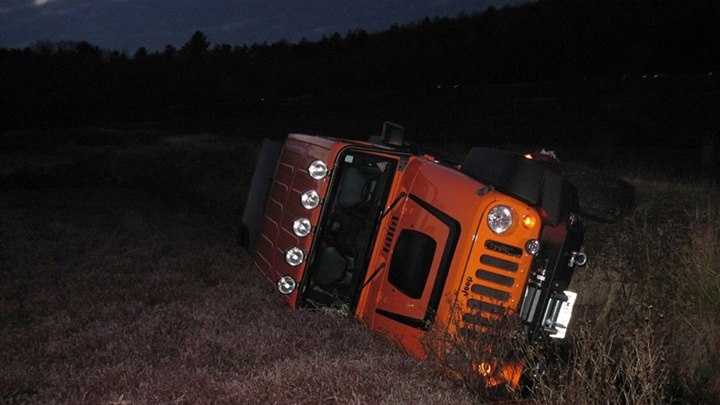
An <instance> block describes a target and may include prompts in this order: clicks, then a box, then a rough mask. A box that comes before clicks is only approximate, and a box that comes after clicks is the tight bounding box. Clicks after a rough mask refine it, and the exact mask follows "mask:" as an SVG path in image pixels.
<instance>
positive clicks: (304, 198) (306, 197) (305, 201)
mask: <svg viewBox="0 0 720 405" xmlns="http://www.w3.org/2000/svg"><path fill="white" fill-rule="evenodd" d="M300 202H301V203H302V206H303V207H305V208H306V209H308V210H311V209H313V208H315V207H317V206H318V205H319V204H320V195H319V194H318V193H317V191H315V190H308V191H306V192H304V193H302V195H301V196H300Z"/></svg>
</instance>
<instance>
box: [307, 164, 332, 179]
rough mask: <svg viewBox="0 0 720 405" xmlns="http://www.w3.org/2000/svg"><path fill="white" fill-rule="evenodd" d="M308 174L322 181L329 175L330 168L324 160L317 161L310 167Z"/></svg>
mask: <svg viewBox="0 0 720 405" xmlns="http://www.w3.org/2000/svg"><path fill="white" fill-rule="evenodd" d="M308 173H310V177H312V178H313V179H315V180H322V179H324V178H325V176H327V174H328V167H327V165H326V164H325V162H323V161H322V160H316V161H314V162H312V163H310V166H308Z"/></svg>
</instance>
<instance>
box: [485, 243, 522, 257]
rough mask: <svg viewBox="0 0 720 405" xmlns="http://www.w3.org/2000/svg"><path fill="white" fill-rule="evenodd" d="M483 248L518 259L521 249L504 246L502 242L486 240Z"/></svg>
mask: <svg viewBox="0 0 720 405" xmlns="http://www.w3.org/2000/svg"><path fill="white" fill-rule="evenodd" d="M485 247H486V248H488V249H490V250H492V251H495V252H498V253H502V254H504V255H508V256H513V257H520V256H522V252H523V251H522V249H520V248H519V247H515V246H510V245H506V244H504V243H502V242H498V241H494V240H486V241H485Z"/></svg>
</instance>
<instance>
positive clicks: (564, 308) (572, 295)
mask: <svg viewBox="0 0 720 405" xmlns="http://www.w3.org/2000/svg"><path fill="white" fill-rule="evenodd" d="M565 296H566V297H567V298H568V300H567V301H565V302H563V303H562V305H561V306H560V312H558V317H557V321H555V329H557V333H553V334H552V335H550V337H551V338H555V339H565V334H566V333H567V328H568V324H570V318H571V317H572V310H573V306H574V305H575V300H576V299H577V293H576V292H573V291H565Z"/></svg>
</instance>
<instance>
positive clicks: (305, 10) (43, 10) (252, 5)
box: [0, 0, 528, 51]
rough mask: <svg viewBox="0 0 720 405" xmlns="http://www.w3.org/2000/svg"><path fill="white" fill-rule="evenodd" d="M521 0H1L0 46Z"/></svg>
mask: <svg viewBox="0 0 720 405" xmlns="http://www.w3.org/2000/svg"><path fill="white" fill-rule="evenodd" d="M527 1H528V0H0V47H21V46H25V45H29V44H31V43H33V42H35V41H37V40H52V41H58V40H86V41H89V42H91V43H93V44H95V45H99V46H101V47H103V48H113V49H125V50H128V51H133V50H135V49H137V48H138V47H140V46H146V47H148V48H151V49H159V48H162V47H164V46H165V45H166V44H173V45H176V46H178V45H181V44H182V43H184V42H185V41H187V39H188V38H189V37H190V35H192V33H193V32H194V31H196V30H200V31H203V32H205V34H207V36H208V37H209V39H210V41H211V42H213V43H230V44H243V43H251V42H262V41H275V40H279V39H283V38H284V39H288V40H291V41H296V40H299V39H301V38H303V37H305V38H308V39H317V38H320V37H321V36H322V35H323V34H331V33H333V32H336V31H338V32H340V33H345V32H347V31H348V30H349V29H353V28H364V29H366V30H368V31H374V30H380V29H384V28H387V27H389V26H390V25H391V24H392V23H395V22H398V23H404V22H410V21H415V20H418V19H420V18H422V17H425V16H438V15H456V14H457V13H459V12H460V11H463V10H464V11H468V12H473V11H481V10H483V9H485V8H486V7H488V6H491V5H494V6H502V5H506V4H518V3H523V2H527Z"/></svg>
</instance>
